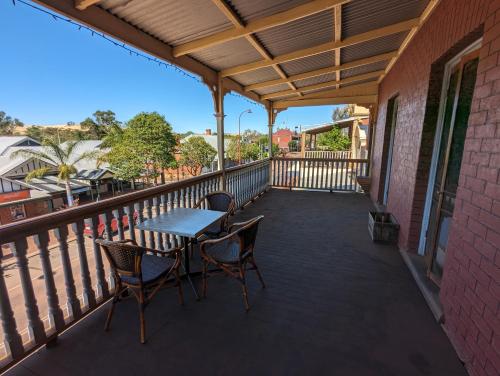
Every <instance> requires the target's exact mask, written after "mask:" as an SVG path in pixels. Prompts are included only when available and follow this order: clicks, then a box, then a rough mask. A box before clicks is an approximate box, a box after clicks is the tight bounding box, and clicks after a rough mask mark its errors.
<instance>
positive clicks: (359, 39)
mask: <svg viewBox="0 0 500 376" xmlns="http://www.w3.org/2000/svg"><path fill="white" fill-rule="evenodd" d="M418 22H419V19H418V18H413V19H411V20H407V21H403V22H399V23H396V24H393V25H389V26H385V27H382V28H379V29H375V30H371V31H368V32H366V33H361V34H358V35H354V36H352V37H349V38H346V39H344V40H342V41H340V42H327V43H323V44H320V45H317V46H313V47H309V48H305V49H302V50H298V51H294V52H291V53H288V54H284V55H280V56H276V57H274V58H273V59H272V60H261V61H256V62H253V63H249V64H243V65H239V66H236V67H232V68H228V69H224V70H222V71H221V75H222V77H227V76H233V75H235V74H239V73H245V72H250V71H253V70H257V69H260V68H265V67H269V66H271V65H273V64H281V63H286V62H287V61H292V60H297V59H302V58H304V57H308V56H313V55H318V54H321V53H323V52H328V51H332V50H335V49H337V48H344V47H348V46H352V45H354V44H358V43H363V42H368V41H370V40H373V39H377V38H381V37H385V36H388V35H392V34H397V33H400V32H403V31H408V30H410V29H412V28H413V27H414V26H416V25H417V24H418Z"/></svg>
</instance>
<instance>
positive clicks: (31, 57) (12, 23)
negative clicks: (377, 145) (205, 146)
mask: <svg viewBox="0 0 500 376" xmlns="http://www.w3.org/2000/svg"><path fill="white" fill-rule="evenodd" d="M0 45H1V46H2V58H1V59H0V72H1V76H0V77H1V83H2V89H1V90H0V111H5V112H6V113H7V114H9V115H10V116H12V117H17V118H19V119H20V120H21V121H23V122H24V123H25V124H62V123H66V122H68V121H74V122H80V121H82V120H83V119H84V118H85V117H87V116H90V115H91V114H92V113H93V112H94V111H95V110H97V109H100V110H108V109H110V110H112V111H114V112H115V113H116V114H117V118H118V119H119V120H121V121H126V120H128V119H130V118H131V117H132V116H134V115H135V114H137V113H138V112H140V111H157V112H159V113H161V114H162V115H165V117H166V119H167V120H168V121H169V122H170V123H171V124H172V126H173V128H174V130H175V131H176V132H186V131H188V130H192V131H195V132H202V131H203V130H204V129H206V128H212V129H215V118H214V116H213V112H214V111H213V105H212V99H211V96H210V93H209V90H208V88H207V87H206V86H205V85H203V84H201V83H199V82H197V81H195V80H193V79H191V78H189V77H185V76H183V75H182V74H180V73H179V72H176V71H174V70H173V69H167V68H165V67H160V66H158V65H157V64H154V63H151V62H149V61H147V60H145V59H143V58H140V57H136V56H130V55H129V54H128V52H126V51H124V50H122V49H121V48H118V47H116V46H114V45H113V44H111V43H109V42H107V41H105V40H103V39H102V38H100V37H97V36H92V35H91V34H90V32H88V31H85V30H83V29H82V30H80V31H79V30H78V29H77V28H76V27H74V26H71V25H70V24H68V23H66V22H64V21H55V20H54V19H53V18H52V17H50V16H48V15H45V14H43V13H41V12H38V11H36V10H33V9H31V8H29V7H27V6H26V5H23V4H21V3H17V5H16V6H14V5H13V3H12V1H11V0H0ZM248 108H250V109H251V110H252V112H253V113H252V114H245V115H244V116H243V117H242V129H255V130H258V131H260V132H267V126H266V125H267V116H266V111H265V110H264V108H263V107H261V106H258V105H255V104H251V103H248V102H247V101H245V100H244V99H242V98H238V97H234V96H230V95H226V97H225V112H226V120H225V128H226V132H228V133H234V132H237V127H238V125H237V121H238V115H239V113H240V112H241V111H244V110H246V109H248ZM332 110H333V106H318V107H309V108H294V109H289V110H286V111H284V112H281V113H280V114H279V116H278V118H277V121H276V125H278V126H281V127H283V126H285V127H289V128H292V129H293V128H294V127H295V126H297V125H300V124H303V125H307V124H318V123H323V122H327V121H329V120H330V119H331V113H332Z"/></svg>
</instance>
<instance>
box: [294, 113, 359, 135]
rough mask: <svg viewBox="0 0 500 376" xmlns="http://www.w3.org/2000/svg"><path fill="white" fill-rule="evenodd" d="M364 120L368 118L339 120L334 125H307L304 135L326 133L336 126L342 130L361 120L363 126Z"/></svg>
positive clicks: (355, 117)
mask: <svg viewBox="0 0 500 376" xmlns="http://www.w3.org/2000/svg"><path fill="white" fill-rule="evenodd" d="M364 119H368V116H353V117H350V118H347V119H342V120H337V121H336V122H334V123H326V124H318V125H309V126H308V125H306V126H302V133H307V134H317V133H324V132H328V131H329V130H331V129H332V128H333V127H334V126H339V127H340V128H345V127H349V126H350V125H352V123H353V122H354V121H355V120H361V123H362V124H363V121H364ZM304 128H305V129H304Z"/></svg>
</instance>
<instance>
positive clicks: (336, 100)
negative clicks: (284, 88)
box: [273, 94, 378, 109]
mask: <svg viewBox="0 0 500 376" xmlns="http://www.w3.org/2000/svg"><path fill="white" fill-rule="evenodd" d="M377 98H378V96H377V95H376V94H375V95H357V96H346V97H332V98H315V99H294V100H286V101H278V102H274V104H273V108H275V109H285V108H289V107H305V106H325V105H331V104H368V103H377Z"/></svg>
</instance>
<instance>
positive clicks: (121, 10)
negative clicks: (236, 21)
mask: <svg viewBox="0 0 500 376" xmlns="http://www.w3.org/2000/svg"><path fill="white" fill-rule="evenodd" d="M99 6H100V7H101V8H103V9H106V10H108V11H109V12H111V13H113V14H114V15H116V16H118V17H119V18H122V19H124V20H125V21H127V22H129V23H130V24H132V25H134V26H136V27H137V28H139V29H141V30H143V31H145V32H147V33H149V34H151V35H153V36H155V37H156V38H158V39H160V40H162V41H164V42H166V43H168V44H170V45H173V46H176V45H178V44H182V43H186V42H190V41H192V40H195V39H198V38H201V37H205V36H207V35H211V34H214V33H217V32H220V31H222V30H225V29H229V28H231V27H233V25H232V23H231V22H230V21H229V20H228V19H227V18H226V17H225V16H224V14H222V12H221V11H220V10H219V9H218V8H217V7H216V6H215V5H214V4H213V3H212V1H211V0H182V1H176V0H130V1H126V2H124V1H123V0H104V1H102V2H100V3H99Z"/></svg>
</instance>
